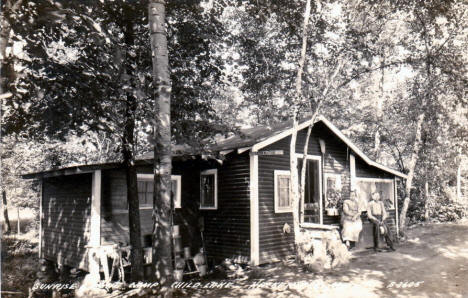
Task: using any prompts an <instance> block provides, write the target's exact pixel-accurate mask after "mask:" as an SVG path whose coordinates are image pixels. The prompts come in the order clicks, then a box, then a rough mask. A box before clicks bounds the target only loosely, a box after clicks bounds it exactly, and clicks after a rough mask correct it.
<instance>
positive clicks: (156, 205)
mask: <svg viewBox="0 0 468 298" xmlns="http://www.w3.org/2000/svg"><path fill="white" fill-rule="evenodd" d="M165 5H166V2H165V1H164V0H151V1H150V3H149V6H148V10H149V13H148V15H149V27H150V34H151V36H150V40H151V52H152V57H153V88H154V89H153V90H154V94H153V98H154V107H155V110H154V141H155V145H154V181H155V183H154V202H153V222H154V226H153V267H154V274H155V277H156V278H157V279H158V280H159V282H160V283H161V285H162V286H163V288H166V289H169V287H170V285H171V282H172V274H173V264H172V231H171V227H172V222H171V219H172V216H171V215H172V208H171V206H172V204H171V201H172V198H171V171H172V157H171V113H170V111H171V110H170V109H171V97H170V96H171V86H170V77H169V61H168V50H167V38H166V28H165V17H166V11H165V10H166V8H165Z"/></svg>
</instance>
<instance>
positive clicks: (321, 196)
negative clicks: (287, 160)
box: [295, 153, 323, 225]
mask: <svg viewBox="0 0 468 298" xmlns="http://www.w3.org/2000/svg"><path fill="white" fill-rule="evenodd" d="M295 155H296V158H298V159H299V158H300V159H302V158H303V157H304V154H302V153H296V154H295ZM306 159H311V160H318V162H319V164H318V166H319V207H320V210H319V211H320V224H321V225H323V195H322V193H323V192H322V185H323V184H322V157H321V156H319V155H310V154H307V155H306ZM298 176H299V179H301V173H300V171H298ZM301 203H302V204H301V208H302V210H304V200H303V201H302V202H301Z"/></svg>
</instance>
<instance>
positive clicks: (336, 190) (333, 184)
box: [325, 174, 341, 208]
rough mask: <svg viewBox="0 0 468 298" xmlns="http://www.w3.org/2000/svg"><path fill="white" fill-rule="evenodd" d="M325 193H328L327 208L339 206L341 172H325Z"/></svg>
mask: <svg viewBox="0 0 468 298" xmlns="http://www.w3.org/2000/svg"><path fill="white" fill-rule="evenodd" d="M325 193H326V195H327V197H326V204H325V208H332V207H335V208H337V207H338V206H337V203H338V202H337V201H336V200H337V198H339V197H341V175H340V174H325Z"/></svg>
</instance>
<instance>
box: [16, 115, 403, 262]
mask: <svg viewBox="0 0 468 298" xmlns="http://www.w3.org/2000/svg"><path fill="white" fill-rule="evenodd" d="M310 121H311V120H307V121H304V122H302V123H300V125H299V127H298V137H297V144H296V152H293V153H291V152H290V150H289V148H290V138H291V133H292V128H291V127H292V126H291V124H290V123H283V124H280V125H278V126H275V127H255V128H251V129H246V130H244V131H242V133H241V134H240V135H237V136H233V137H230V138H228V139H225V140H223V141H221V142H218V143H217V144H216V146H212V147H211V150H212V152H216V153H217V154H218V156H222V157H223V158H222V160H220V159H219V158H218V159H214V158H213V159H210V158H203V156H202V155H194V154H180V155H176V156H174V157H173V172H172V182H173V185H172V189H173V195H174V205H175V210H174V224H176V225H179V227H180V234H181V237H182V242H183V246H184V247H185V246H186V247H190V249H191V252H192V254H195V253H196V252H198V251H199V249H200V247H201V246H202V233H201V231H200V227H201V226H203V240H204V246H205V251H206V254H207V256H208V258H209V259H210V260H213V261H214V262H218V261H221V260H223V259H225V258H230V259H233V260H235V261H238V262H246V263H250V264H252V265H259V264H263V263H268V262H273V261H277V260H281V259H284V258H285V257H287V256H289V255H292V254H294V233H293V231H289V232H288V231H287V230H288V229H285V224H288V225H289V226H290V227H291V229H292V227H293V217H292V207H291V203H292V200H291V199H290V198H289V192H288V187H289V182H290V181H289V179H290V174H289V173H290V172H289V170H290V169H289V156H290V154H295V155H296V156H297V158H298V161H299V164H302V159H303V152H302V151H303V148H304V142H305V135H306V130H307V127H308V126H309V125H310V124H311V122H310ZM306 160H307V175H306V198H305V201H304V202H302V210H303V216H301V228H303V229H309V230H313V231H317V235H318V237H320V233H321V232H323V231H329V230H333V229H339V225H340V216H339V215H333V214H330V212H328V211H327V209H328V207H330V206H329V205H330V204H329V203H330V202H329V200H330V198H329V197H327V194H328V193H331V192H330V191H329V190H331V189H333V190H335V192H337V193H339V194H340V195H341V196H342V198H343V199H344V198H346V197H348V196H349V191H350V189H356V190H357V191H358V194H359V198H360V200H361V201H362V206H363V209H365V206H366V203H367V201H368V200H369V197H370V193H371V192H374V191H379V192H380V193H381V195H382V198H383V199H384V202H385V204H386V206H387V210H388V211H389V214H390V215H391V216H389V218H388V219H387V222H388V224H389V226H390V227H391V229H392V230H393V232H394V233H398V204H397V195H396V193H397V192H396V187H397V179H402V178H403V179H405V178H406V176H405V175H404V174H402V173H400V172H398V171H395V170H392V169H390V168H388V167H385V166H383V165H380V164H378V163H376V162H374V161H372V160H370V159H369V158H368V157H367V156H366V155H365V154H364V153H363V152H362V151H361V150H359V149H358V148H357V147H356V146H355V145H354V144H353V143H352V142H351V141H350V140H349V139H348V138H347V137H345V136H344V135H343V134H342V133H341V132H340V131H339V130H338V129H337V128H336V127H335V126H334V125H333V124H332V123H330V122H329V121H328V120H326V119H325V118H323V117H319V118H317V120H316V122H315V124H314V126H313V130H312V135H311V137H310V140H309V148H308V152H307V156H306ZM137 172H138V192H139V199H140V216H141V232H142V243H143V246H150V244H151V242H150V239H151V232H152V216H151V213H152V210H151V208H152V196H153V193H152V192H153V185H152V183H153V177H152V174H151V173H152V156H145V157H143V158H141V159H138V162H137ZM24 177H25V178H40V179H41V180H42V196H41V204H40V208H41V211H40V214H41V221H40V257H41V258H45V259H49V260H51V261H54V262H57V263H59V264H64V265H68V266H71V267H75V268H80V269H83V270H87V271H89V266H90V265H89V262H88V252H89V247H99V246H106V245H111V244H113V243H122V244H125V243H128V242H129V234H128V209H127V201H126V178H125V171H124V169H123V168H121V166H120V165H119V164H97V165H84V166H76V167H69V168H64V169H59V170H53V171H46V172H41V173H34V174H28V175H25V176H24ZM362 218H363V220H364V221H366V220H367V219H366V217H365V213H364V214H363V217H362ZM365 223H366V222H365ZM364 226H366V224H364ZM364 231H365V232H366V231H367V232H366V233H370V232H369V229H367V230H366V229H364ZM366 237H367V238H366ZM363 239H372V235H365V237H364V238H363Z"/></svg>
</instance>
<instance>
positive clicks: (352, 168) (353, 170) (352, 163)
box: [349, 153, 356, 190]
mask: <svg viewBox="0 0 468 298" xmlns="http://www.w3.org/2000/svg"><path fill="white" fill-rule="evenodd" d="M349 175H350V180H351V189H350V190H353V189H356V159H355V157H354V154H352V153H350V154H349Z"/></svg>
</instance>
